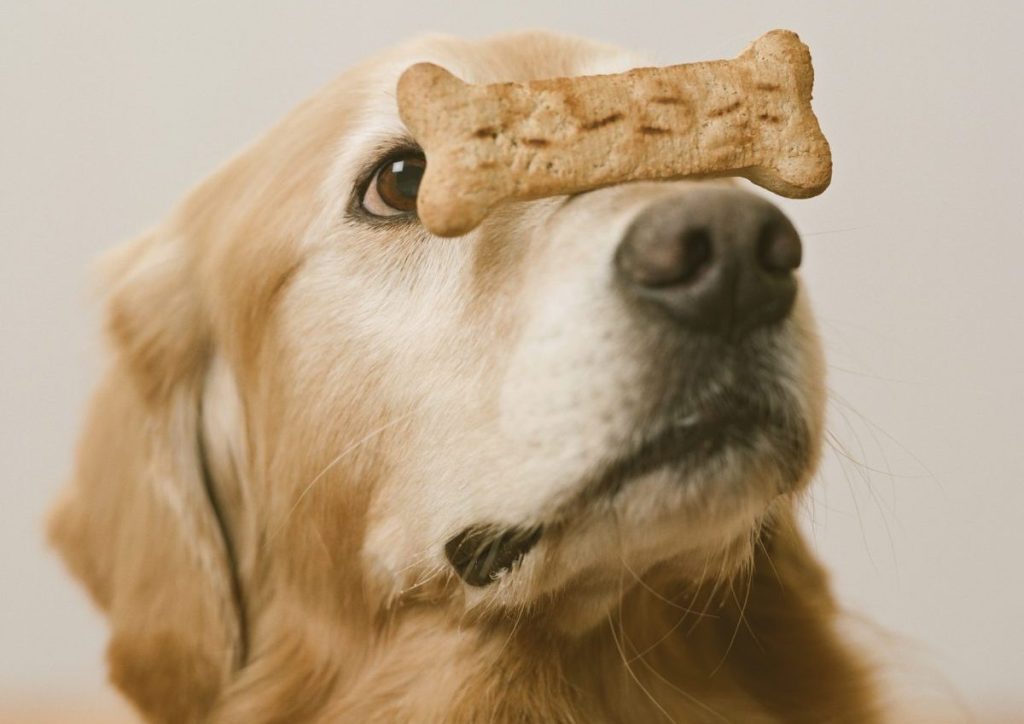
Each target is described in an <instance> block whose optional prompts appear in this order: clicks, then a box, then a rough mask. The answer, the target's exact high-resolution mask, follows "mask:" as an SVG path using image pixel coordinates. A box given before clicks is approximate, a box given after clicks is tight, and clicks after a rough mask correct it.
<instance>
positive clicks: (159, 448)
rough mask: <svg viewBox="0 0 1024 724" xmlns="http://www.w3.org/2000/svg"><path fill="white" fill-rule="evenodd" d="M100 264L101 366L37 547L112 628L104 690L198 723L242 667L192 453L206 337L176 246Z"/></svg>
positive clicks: (219, 547)
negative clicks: (59, 561)
mask: <svg viewBox="0 0 1024 724" xmlns="http://www.w3.org/2000/svg"><path fill="white" fill-rule="evenodd" d="M112 261H113V263H112V264H111V266H110V269H109V271H110V272H111V275H110V287H111V292H110V296H109V302H108V308H107V331H108V334H109V336H110V338H111V341H112V343H113V352H114V355H113V361H112V364H111V365H110V368H109V369H108V371H107V373H106V375H105V377H104V379H103V381H102V382H101V384H100V387H99V389H98V391H97V392H96V394H95V397H94V399H93V400H92V403H91V407H90V409H89V412H88V417H87V420H86V426H85V430H84V433H83V435H82V438H81V440H80V442H79V448H78V452H77V460H76V468H75V471H74V476H73V480H72V482H71V483H70V485H69V486H68V487H67V489H66V490H65V491H64V494H63V497H62V498H61V499H60V500H59V502H58V504H57V506H56V508H55V510H54V511H53V513H52V517H51V519H50V524H49V534H50V539H51V541H52V542H53V544H54V545H55V546H56V547H57V548H58V550H59V551H60V552H61V554H62V555H63V557H64V559H65V561H66V562H67V564H68V566H69V567H70V568H71V570H72V572H73V573H74V574H75V575H76V576H78V577H79V578H80V579H81V580H82V581H83V582H84V583H85V585H86V587H87V588H88V589H89V591H90V593H91V594H92V596H93V598H94V599H95V601H96V602H97V603H98V605H99V606H100V607H101V608H103V609H104V610H105V611H106V612H107V614H108V616H109V618H110V622H111V628H112V635H111V641H110V644H109V648H108V652H107V657H108V664H109V668H110V678H111V680H112V681H113V683H114V684H115V685H116V686H117V687H119V688H120V689H121V690H122V691H123V692H124V693H125V694H126V695H127V696H128V697H129V698H130V699H131V700H132V701H133V702H134V703H135V704H136V705H137V706H138V708H139V709H140V710H141V711H142V712H143V713H144V714H145V715H146V716H147V717H148V718H150V719H152V720H156V721H168V722H187V721H196V720H201V719H204V718H205V715H206V712H207V711H209V709H210V707H211V706H212V705H213V703H214V702H215V700H216V699H217V696H218V693H219V691H220V690H221V689H222V687H223V686H224V685H225V683H226V682H227V680H228V679H229V677H230V676H231V674H232V671H233V670H235V669H236V668H237V667H238V666H239V665H240V661H241V659H242V657H243V655H244V654H243V647H244V631H243V630H242V623H241V617H240V616H241V614H240V610H239V608H240V607H239V605H238V602H237V598H236V595H235V590H236V589H234V588H233V584H232V581H233V580H234V579H233V578H232V576H233V570H232V563H231V552H230V549H229V546H228V543H227V541H226V539H225V535H224V531H223V530H222V528H221V522H220V520H219V517H218V513H217V510H216V508H215V504H214V500H213V497H212V496H213V493H212V491H210V490H209V489H208V488H207V485H208V481H207V476H206V472H205V462H204V459H203V457H204V456H203V452H202V447H201V445H202V443H201V441H200V428H201V424H200V420H199V416H200V412H199V410H200V397H201V395H202V379H203V374H204V368H205V366H206V359H207V357H208V339H207V331H206V326H205V322H204V316H203V314H202V304H201V301H200V294H199V290H198V288H197V287H196V284H195V281H194V280H195V275H194V274H193V270H192V269H190V266H189V262H188V255H187V250H186V249H185V244H184V242H183V241H182V240H181V239H179V238H175V237H171V236H161V235H153V236H149V237H146V238H143V239H141V240H139V241H137V242H134V243H132V244H130V245H129V246H128V247H126V248H125V249H122V250H119V251H118V252H117V253H116V256H115V257H114V258H113V260H112Z"/></svg>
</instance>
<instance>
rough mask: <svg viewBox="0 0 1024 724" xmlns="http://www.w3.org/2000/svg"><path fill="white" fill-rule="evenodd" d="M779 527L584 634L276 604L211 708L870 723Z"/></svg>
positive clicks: (511, 718) (818, 584)
mask: <svg viewBox="0 0 1024 724" xmlns="http://www.w3.org/2000/svg"><path fill="white" fill-rule="evenodd" d="M780 536H781V537H784V540H778V538H779V537H780ZM773 538H776V540H772V541H768V542H767V543H766V545H765V546H764V547H761V548H760V549H759V551H758V554H757V555H756V558H755V561H754V565H753V567H752V569H751V571H752V572H751V573H750V574H749V575H747V574H743V575H741V576H739V577H738V578H736V579H735V580H734V581H733V582H732V583H731V584H730V583H721V584H720V585H718V586H717V587H716V586H713V585H712V584H711V583H708V584H706V585H705V586H704V588H706V589H707V590H703V591H702V590H700V589H696V588H694V587H693V586H688V585H682V584H679V583H674V584H673V583H672V582H670V580H668V579H666V580H665V581H661V582H657V581H656V580H655V578H652V579H651V580H650V581H648V580H645V581H644V582H643V583H642V584H638V585H634V586H632V588H631V589H630V590H629V591H628V593H626V595H625V596H624V599H623V601H622V604H621V606H620V607H619V608H618V609H617V610H615V611H613V612H612V613H611V614H609V616H608V619H607V622H606V623H605V624H603V625H600V626H598V627H597V628H595V629H594V630H593V631H591V632H590V633H588V634H586V635H583V636H580V637H575V638H568V637H566V636H564V635H562V634H556V633H552V632H550V631H549V628H548V627H546V626H545V625H544V621H543V615H542V614H536V613H535V614H531V616H532V618H531V617H525V616H524V617H519V618H516V617H510V620H500V621H496V622H491V623H488V624H480V623H475V624H471V623H468V622H466V621H460V620H457V619H456V620H452V619H451V617H450V615H449V614H447V613H445V611H444V610H443V608H439V607H437V606H432V605H413V606H409V607H407V608H404V609H400V610H398V611H394V612H392V613H391V614H389V615H388V616H386V617H384V618H385V619H386V621H384V622H382V623H379V624H378V625H377V626H374V625H373V623H372V622H370V621H369V620H365V621H362V622H361V623H359V624H358V625H355V624H351V625H350V626H349V627H343V628H338V624H337V622H330V623H323V622H321V623H315V622H316V621H317V619H316V617H315V616H314V617H310V615H309V611H308V610H307V609H303V611H301V612H298V611H296V612H295V616H294V618H293V617H291V616H290V615H289V613H290V612H288V611H287V610H282V609H281V608H276V609H274V610H269V611H268V612H267V614H266V615H264V616H263V617H261V618H262V620H261V621H257V624H256V626H255V627H254V635H255V636H256V637H257V639H256V641H255V642H254V644H253V651H252V654H253V658H252V664H251V665H250V666H248V667H246V668H244V669H243V670H242V671H241V672H240V673H239V678H238V680H237V681H236V682H235V684H234V685H232V686H231V687H230V688H229V689H228V691H226V692H225V694H224V696H223V697H222V699H221V702H220V706H219V707H218V712H217V716H215V717H214V719H215V720H217V721H222V720H223V721H243V720H244V721H250V720H259V721H277V720H282V721H284V720H295V719H308V720H313V721H332V722H335V721H345V722H347V721H352V722H394V721H438V722H442V721H443V722H474V721H491V722H527V721H531V722H532V721H538V722H539V721H544V722H627V721H643V722H655V721H675V722H724V721H737V722H751V723H754V724H757V723H758V722H825V721H829V722H860V723H863V722H871V721H874V720H875V716H876V714H875V713H874V712H873V710H872V705H871V702H872V700H873V697H872V691H871V684H870V682H869V673H868V670H867V668H866V667H865V666H864V665H863V664H862V663H861V662H860V661H859V660H858V659H857V658H856V657H855V656H854V655H853V654H852V653H851V652H850V651H849V649H848V647H847V646H846V644H845V643H843V642H842V641H840V639H839V637H838V635H837V633H836V632H835V630H834V624H835V620H834V619H835V617H836V609H835V606H834V603H833V600H832V598H831V595H830V594H829V592H828V586H827V581H826V580H825V578H824V574H823V572H822V570H821V569H820V567H819V566H818V565H817V564H816V563H815V562H814V560H813V559H812V558H811V556H810V554H809V552H808V551H807V549H806V547H805V546H804V544H803V541H802V540H801V539H800V537H799V535H798V534H797V533H795V532H789V533H786V534H784V535H783V534H776V535H774V536H773ZM808 592H811V593H810V594H809V593H808ZM285 622H289V623H287V624H286V623H285ZM360 630H362V631H363V632H364V633H361V634H360V633H358V631H360ZM366 631H374V634H373V635H372V637H370V636H369V635H367V634H366V633H365V632H366ZM275 707H276V709H275Z"/></svg>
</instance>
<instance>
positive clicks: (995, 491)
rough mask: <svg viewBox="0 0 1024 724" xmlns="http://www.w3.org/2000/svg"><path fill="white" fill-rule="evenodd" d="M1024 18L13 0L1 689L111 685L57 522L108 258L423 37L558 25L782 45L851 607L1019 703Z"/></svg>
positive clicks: (19, 695) (824, 6)
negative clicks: (45, 522)
mask: <svg viewBox="0 0 1024 724" xmlns="http://www.w3.org/2000/svg"><path fill="white" fill-rule="evenodd" d="M1022 7H1024V3H1020V2H1016V0H1004V1H1003V2H985V3H980V2H975V3H971V4H969V5H968V4H967V3H951V2H937V1H933V2H909V1H906V2H897V1H895V0H890V1H889V2H844V3H838V2H828V3H826V2H817V3H812V2H779V1H776V2H764V1H763V0H749V1H748V2H724V1H715V2H712V1H711V0H707V1H703V0H702V1H700V2H696V1H695V2H684V1H683V0H651V1H649V2H643V1H641V0H629V1H628V2H613V1H612V0H599V1H598V0H571V1H570V0H561V1H560V2H558V1H556V0H530V1H526V0H519V1H518V2H516V3H514V7H513V4H512V3H509V4H503V5H500V6H499V5H497V4H488V3H485V2H477V3H466V4H464V5H462V4H457V3H454V2H449V3H436V4H434V5H433V7H428V4H427V3H422V2H418V3H413V2H407V1H406V0H391V1H390V2H389V1H387V0H377V1H375V2H348V1H342V0H335V1H334V2H312V1H310V2H295V1H292V2H284V1H283V0H282V1H279V2H255V1H254V0H253V1H245V2H243V1H241V0H235V1H232V2H193V1H191V0H189V1H179V2H173V3H164V2H154V1H152V0H150V1H148V2H143V1H140V0H131V1H128V0H116V1H115V0H108V1H106V2H93V3H84V2H71V1H70V0H69V1H68V2H63V3H58V2H44V1H42V0H0V243H2V252H3V253H2V256H0V300H2V301H0V314H2V316H0V325H2V326H0V332H2V333H0V350H2V353H0V381H2V382H0V395H2V397H0V471H2V472H0V482H2V488H0V490H2V500H0V550H2V555H0V701H6V702H7V703H8V705H10V703H11V702H14V701H25V700H27V699H29V698H31V697H32V696H34V695H37V694H45V695H46V697H47V698H48V699H53V698H55V697H54V694H53V692H54V691H59V692H64V693H66V695H67V696H69V697H70V696H80V697H85V698H92V697H95V696H96V694H95V692H96V691H98V688H99V685H100V684H99V682H100V681H101V680H102V670H101V658H102V646H103V639H104V630H103V626H102V623H101V620H100V618H99V616H98V615H97V614H95V613H94V612H93V611H92V610H91V608H90V606H89V604H88V603H87V602H86V599H85V597H84V595H83V593H82V591H81V590H79V589H78V588H77V587H75V586H73V585H72V584H71V582H70V581H69V580H68V579H67V578H66V577H65V575H64V574H63V572H62V570H61V569H60V567H59V566H58V564H57V562H56V561H55V559H54V558H53V557H52V556H51V555H49V554H48V553H47V552H46V551H45V550H44V549H43V546H42V544H41V542H40V534H39V531H40V516H41V514H42V511H43V509H44V506H45V504H46V502H47V501H48V500H49V499H50V498H51V497H52V495H53V493H54V491H55V490H56V489H57V486H58V485H59V484H60V483H61V481H62V478H63V476H64V475H65V474H66V471H67V470H68V467H69V459H70V452H71V448H72V440H73V436H74V432H75V429H76V425H77V422H78V418H79V415H80V412H81V409H82V404H83V400H84V398H85V395H86V394H87V391H88V389H89V386H90V384H91V382H92V381H93V380H94V379H95V377H96V374H97V368H98V349H97V344H96V314H95V309H94V308H93V307H91V306H90V304H89V303H88V297H87V284H86V279H87V277H86V270H87V266H88V264H89V262H90V260H91V259H93V258H94V257H95V256H96V254H97V253H98V252H99V251H101V250H102V249H104V248H106V247H108V246H110V245H111V244H113V243H115V242H117V241H118V240H121V239H125V238H127V237H130V236H132V235H133V234H135V233H136V232H138V231H139V230H140V229H142V228H143V227H144V226H145V225H147V224H148V223H150V222H152V221H154V220H155V219H157V218H158V217H160V216H161V215H162V214H163V213H164V212H165V211H166V210H167V209H168V207H169V206H170V205H171V204H172V203H173V202H174V201H175V200H176V199H177V198H178V197H179V196H180V195H181V194H182V193H183V192H184V191H185V189H186V188H188V187H189V186H190V185H191V184H192V183H193V182H195V181H197V180H198V179H200V178H201V177H202V176H203V175H205V174H206V173H207V172H208V171H209V170H211V169H212V168H213V167H214V166H215V165H216V164H217V163H218V162H219V161H220V160H222V159H224V158H225V157H226V156H228V155H229V154H230V153H232V152H233V151H235V150H236V149H238V148H239V147H240V146H241V145H243V144H244V143H246V142H247V141H248V140H250V139H251V138H253V137H254V136H255V135H256V134H257V133H259V132H260V131H261V130H262V129H264V128H266V127H267V126H268V125H269V124H270V123H271V122H272V121H274V120H275V119H276V118H278V117H279V116H280V115H281V114H283V113H284V112H285V111H286V110H288V109H289V108H290V107H291V106H292V105H293V104H295V103H296V102H297V101H299V100H300V99H302V98H303V97H304V96H306V95H307V94H309V93H310V92H312V91H313V90H314V89H316V88H317V87H318V86H319V85H321V84H322V83H324V82H325V81H327V80H328V79H329V78H330V77H331V76H332V75H334V74H335V73H336V72H338V71H339V70H340V69H342V68H344V67H345V66H347V65H348V64H350V63H352V62H353V61H356V60H357V59H359V58H361V57H363V56H365V55H366V54H368V53H370V52H372V51H373V50H375V49H377V48H380V47H382V46H385V45H388V44H391V43H394V42H396V41H398V40H400V39H402V38H405V37H407V36H409V35H411V34H414V33H417V32H420V31H424V30H441V31H447V32H454V33H459V34H467V35H480V34H484V33H490V32H495V31H501V30H507V29H514V28H521V27H525V26H543V27H549V28H554V29H558V30H564V31H568V32H573V33H578V34H582V35H588V36H594V37H597V38H600V39H604V40H608V41H612V42H617V43H621V44H623V45H626V46H629V47H632V48H635V49H639V50H645V51H650V52H652V53H653V54H654V57H655V58H656V59H657V61H658V62H663V63H670V62H681V61H686V60H697V59H706V58H718V57H727V56H731V55H734V54H736V53H737V52H739V51H740V50H741V49H742V47H743V46H744V45H745V43H746V42H747V41H748V40H750V39H752V38H754V37H756V36H757V35H758V34H760V33H761V32H762V31H764V30H767V29H770V28H774V27H788V28H792V29H795V30H797V31H798V32H799V33H800V34H801V35H802V37H803V38H804V39H805V40H806V41H807V42H808V43H809V44H810V46H811V49H812V51H813V53H814V60H815V65H816V68H817V78H818V81H817V86H816V94H815V95H816V97H815V106H816V108H817V111H818V113H819V116H820V118H821V121H822V125H823V127H824V129H825V131H826V133H827V134H828V136H829V138H830V139H831V142H832V145H833V148H834V153H835V164H836V174H835V181H834V183H833V186H832V188H831V189H830V190H829V191H828V192H827V193H826V194H825V195H824V196H822V197H820V198H818V199H814V200H810V201H803V202H783V204H782V205H783V206H784V207H785V208H786V209H787V210H788V211H789V212H790V213H791V215H792V216H793V218H794V219H795V221H796V223H797V225H798V226H799V227H800V228H801V229H802V230H803V231H804V232H805V235H806V247H807V248H806V252H807V254H806V259H807V263H806V279H807V282H808V284H809V287H810V290H811V293H812V295H813V298H814V300H815V302H816V304H817V309H818V312H819V316H820V319H821V320H822V328H823V333H824V336H825V341H826V345H827V349H828V352H829V354H830V360H831V367H830V369H831V380H830V382H831V389H832V392H833V403H832V406H831V410H830V413H831V431H832V439H833V441H834V443H835V448H834V449H832V450H830V451H829V453H828V454H827V456H826V462H825V465H824V469H823V471H822V475H821V478H822V480H821V483H820V484H819V486H818V487H817V488H816V489H815V491H814V494H813V498H812V499H811V501H809V503H808V511H809V513H808V519H809V526H810V528H811V530H812V531H813V536H814V539H815V541H816V543H817V546H818V548H819V550H820V551H821V553H822V555H823V556H824V557H825V558H826V559H827V560H828V561H829V562H830V564H831V566H832V567H833V568H834V570H835V575H836V582H837V585H838V588H839V590H840V592H841V594H842V596H843V597H844V599H845V600H846V601H847V602H848V603H849V604H850V606H851V607H853V608H854V609H855V610H859V611H863V612H865V613H866V614H868V615H869V616H870V617H871V618H873V619H875V620H877V621H879V622H881V623H882V624H883V625H885V626H886V627H888V628H890V629H891V630H893V631H895V632H898V633H899V634H900V635H903V636H906V637H907V638H908V639H909V640H910V641H914V642H917V643H916V644H914V645H915V646H917V647H919V649H920V651H921V653H922V655H923V657H924V658H925V659H926V660H929V661H931V662H932V663H933V665H934V667H935V669H936V670H937V671H938V672H940V673H941V674H942V675H944V676H945V677H946V678H947V679H948V680H949V681H951V682H952V683H953V684H954V685H955V687H956V688H957V689H959V690H960V691H961V692H962V694H963V696H964V698H965V699H966V700H967V701H969V702H971V703H972V704H977V705H979V706H983V707H987V708H991V707H994V706H1002V707H1008V710H1010V711H1012V710H1013V709H1014V705H1015V704H1017V705H1019V707H1020V709H1024V692H1022V691H1021V686H1022V684H1024V623H1022V620H1021V614H1022V612H1024V605H1022V604H1024V574H1022V572H1021V571H1022V570H1024V566H1022V565H1021V562H1020V558H1021V554H1022V553H1024V532H1022V529H1021V524H1020V520H1021V515H1022V513H1024V451H1022V433H1024V423H1022V417H1024V411H1022V405H1024V339H1022V336H1024V334H1022V333H1024V309H1022V306H1024V243H1022V242H1024V239H1022V227H1024V211H1022V210H1024V201H1022V198H1021V197H1022V194H1024V191H1022V188H1021V180H1022V173H1021V168H1022V165H1024V140H1022V128H1024V118H1022V116H1024V51H1022V50H1021V45H1020V39H1019V37H1017V36H1016V34H1017V33H1019V32H1020V29H1021V28H1022V27H1024V11H1022ZM909 645H910V644H908V646H909ZM0 718H3V714H2V713H0Z"/></svg>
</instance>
